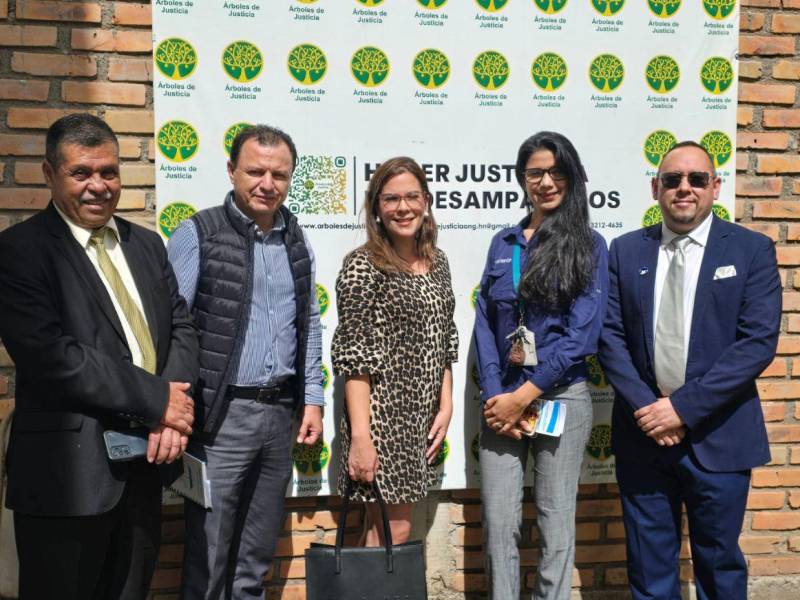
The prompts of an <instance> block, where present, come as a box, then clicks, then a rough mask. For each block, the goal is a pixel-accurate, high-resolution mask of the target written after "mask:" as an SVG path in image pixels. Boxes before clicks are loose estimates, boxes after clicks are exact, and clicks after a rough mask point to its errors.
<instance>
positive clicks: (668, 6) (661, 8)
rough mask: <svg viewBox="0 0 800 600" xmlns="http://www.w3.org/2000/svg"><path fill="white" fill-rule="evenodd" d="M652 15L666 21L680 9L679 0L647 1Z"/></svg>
mask: <svg viewBox="0 0 800 600" xmlns="http://www.w3.org/2000/svg"><path fill="white" fill-rule="evenodd" d="M647 5H648V6H649V7H650V10H652V11H653V14H654V15H655V16H657V17H659V18H661V19H668V18H669V17H671V16H672V15H674V14H675V13H676V12H678V9H679V8H680V7H681V0H647Z"/></svg>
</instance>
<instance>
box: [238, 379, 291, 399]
mask: <svg viewBox="0 0 800 600" xmlns="http://www.w3.org/2000/svg"><path fill="white" fill-rule="evenodd" d="M293 395H294V383H293V382H292V381H291V380H290V381H287V382H285V383H283V384H282V385H271V386H268V387H258V386H248V385H229V386H228V396H229V397H231V398H242V399H244V400H255V401H256V402H263V403H265V404H268V403H271V402H277V401H278V400H282V399H287V398H292V396H293Z"/></svg>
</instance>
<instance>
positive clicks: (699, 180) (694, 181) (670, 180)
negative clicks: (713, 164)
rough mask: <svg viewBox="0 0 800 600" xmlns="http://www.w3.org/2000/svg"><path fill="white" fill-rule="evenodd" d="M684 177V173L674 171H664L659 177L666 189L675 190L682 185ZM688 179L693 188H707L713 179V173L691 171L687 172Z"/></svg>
mask: <svg viewBox="0 0 800 600" xmlns="http://www.w3.org/2000/svg"><path fill="white" fill-rule="evenodd" d="M683 177H684V174H683V173H681V172H680V171H674V172H672V173H662V174H661V175H660V177H659V179H660V180H661V185H663V186H664V187H665V188H666V189H668V190H674V189H677V188H679V187H680V186H681V182H682V181H683ZM686 180H687V181H688V182H689V185H690V186H692V187H693V188H705V187H706V186H707V185H708V182H709V181H710V180H711V175H710V174H708V173H706V172H705V171H692V172H691V173H686Z"/></svg>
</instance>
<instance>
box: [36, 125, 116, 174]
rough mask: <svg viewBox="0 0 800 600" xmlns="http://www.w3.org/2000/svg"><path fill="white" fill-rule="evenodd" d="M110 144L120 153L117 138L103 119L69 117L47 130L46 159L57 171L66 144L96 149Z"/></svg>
mask: <svg viewBox="0 0 800 600" xmlns="http://www.w3.org/2000/svg"><path fill="white" fill-rule="evenodd" d="M108 142H111V143H113V144H114V145H115V146H116V147H117V150H118V151H119V141H118V140H117V136H116V135H114V132H113V131H112V130H111V127H109V126H108V124H107V123H106V122H105V121H103V120H102V119H101V118H99V117H95V116H94V115H90V114H87V113H78V114H74V115H67V116H66V117H61V118H60V119H58V120H57V121H55V122H54V123H53V124H52V125H50V128H49V129H48V130H47V137H46V139H45V150H44V157H45V160H46V161H47V162H48V163H50V166H51V167H53V168H54V169H55V168H57V167H58V165H59V164H60V163H61V146H63V145H64V144H78V145H80V146H85V147H87V148H96V147H97V146H101V145H103V144H106V143H108Z"/></svg>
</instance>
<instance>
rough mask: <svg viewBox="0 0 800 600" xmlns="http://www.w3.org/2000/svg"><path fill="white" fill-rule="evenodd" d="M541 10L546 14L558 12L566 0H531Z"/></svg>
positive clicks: (565, 3)
mask: <svg viewBox="0 0 800 600" xmlns="http://www.w3.org/2000/svg"><path fill="white" fill-rule="evenodd" d="M533 1H534V2H535V3H536V6H538V7H539V8H540V9H541V10H542V12H545V13H547V14H548V15H552V14H555V13H557V12H560V11H561V10H562V9H563V8H564V7H565V6H566V5H567V0H533Z"/></svg>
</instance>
